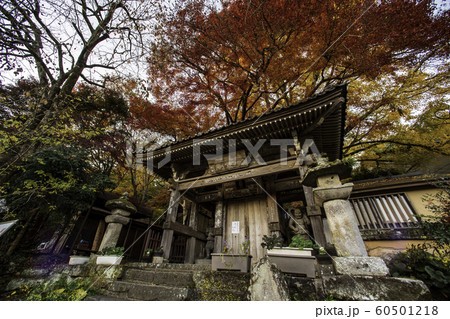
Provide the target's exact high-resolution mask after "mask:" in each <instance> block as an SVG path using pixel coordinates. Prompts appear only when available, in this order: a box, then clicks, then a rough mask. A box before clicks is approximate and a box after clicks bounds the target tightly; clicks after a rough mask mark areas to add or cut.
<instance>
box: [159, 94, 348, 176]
mask: <svg viewBox="0 0 450 319" xmlns="http://www.w3.org/2000/svg"><path fill="white" fill-rule="evenodd" d="M346 102H347V86H346V85H340V86H335V87H331V88H328V89H327V90H325V91H324V92H322V93H321V94H318V95H316V96H314V97H311V98H309V99H308V100H306V101H303V102H301V103H298V104H295V105H292V106H289V107H285V108H280V109H277V110H274V111H271V112H269V113H267V114H264V115H262V116H260V117H254V118H250V119H247V120H245V121H240V122H238V123H234V124H231V125H228V126H224V127H222V128H219V129H213V130H210V131H208V132H205V133H200V134H197V135H195V136H193V137H190V138H187V139H184V140H182V141H178V142H175V143H172V144H170V145H166V146H164V147H161V148H159V149H157V150H154V151H153V152H152V157H153V159H154V162H155V163H158V162H159V161H160V160H161V159H163V158H164V157H165V156H166V155H167V154H168V153H170V161H171V162H187V161H190V160H192V158H193V151H194V143H195V145H196V146H198V145H202V144H205V143H206V142H207V141H212V140H216V139H222V140H223V141H224V149H225V150H226V149H227V148H228V145H227V141H228V140H229V139H236V140H242V139H250V140H257V139H283V138H292V131H293V130H296V131H297V134H298V136H299V137H300V138H302V137H304V138H313V140H314V142H315V143H316V145H317V147H318V149H319V151H320V152H321V153H326V155H327V157H328V158H329V159H330V160H332V161H333V160H335V159H338V158H341V157H342V147H343V137H344V126H345V114H346ZM321 117H323V119H322V122H321V123H320V124H319V125H317V124H318V123H317V122H318V121H319V120H320V119H321ZM240 148H242V145H241V146H240V145H239V144H238V145H237V149H240ZM214 150H215V146H206V147H205V146H201V153H205V154H208V153H214ZM225 152H226V151H225ZM153 170H154V172H155V173H156V174H157V175H159V176H161V177H163V178H165V179H168V178H170V177H171V176H172V171H171V168H170V165H165V166H164V167H162V168H160V169H158V168H157V167H154V168H153Z"/></svg>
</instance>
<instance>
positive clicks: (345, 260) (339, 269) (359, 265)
mask: <svg viewBox="0 0 450 319" xmlns="http://www.w3.org/2000/svg"><path fill="white" fill-rule="evenodd" d="M333 264H334V267H335V270H336V274H338V275H350V276H388V275H389V269H388V267H387V266H386V264H385V262H384V261H383V259H381V258H379V257H334V258H333Z"/></svg>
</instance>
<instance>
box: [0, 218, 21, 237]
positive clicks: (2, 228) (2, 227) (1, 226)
mask: <svg viewBox="0 0 450 319" xmlns="http://www.w3.org/2000/svg"><path fill="white" fill-rule="evenodd" d="M17 221H18V219H16V220H11V221H9V222H2V223H0V236H1V235H3V234H4V233H6V231H7V230H8V229H9V228H11V227H12V226H13V225H14V224H15V223H17Z"/></svg>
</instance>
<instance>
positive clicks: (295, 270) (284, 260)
mask: <svg viewBox="0 0 450 319" xmlns="http://www.w3.org/2000/svg"><path fill="white" fill-rule="evenodd" d="M261 245H262V244H261ZM314 249H319V246H317V245H315V244H314V243H313V242H312V241H311V240H308V239H304V238H303V237H302V236H301V235H296V236H294V237H292V239H291V243H290V244H289V247H283V248H278V247H273V248H272V249H269V250H268V251H267V255H268V256H269V258H270V260H271V261H272V262H273V263H274V264H276V265H277V267H278V268H279V269H280V270H281V271H282V272H284V273H291V274H296V275H302V276H306V277H308V278H314V277H315V267H314V260H315V257H314V256H313V251H314Z"/></svg>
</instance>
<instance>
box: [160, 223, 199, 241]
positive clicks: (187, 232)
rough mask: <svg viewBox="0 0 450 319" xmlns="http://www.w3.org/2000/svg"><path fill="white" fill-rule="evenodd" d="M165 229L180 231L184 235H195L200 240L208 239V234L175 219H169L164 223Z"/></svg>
mask: <svg viewBox="0 0 450 319" xmlns="http://www.w3.org/2000/svg"><path fill="white" fill-rule="evenodd" d="M164 229H170V230H173V231H174V232H177V233H180V234H182V235H185V236H188V237H195V238H197V239H200V240H204V241H206V235H205V234H203V233H202V232H199V231H197V230H194V229H193V228H192V227H189V226H186V225H183V224H180V223H178V222H175V221H167V222H165V223H164Z"/></svg>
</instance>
